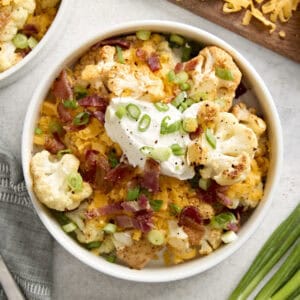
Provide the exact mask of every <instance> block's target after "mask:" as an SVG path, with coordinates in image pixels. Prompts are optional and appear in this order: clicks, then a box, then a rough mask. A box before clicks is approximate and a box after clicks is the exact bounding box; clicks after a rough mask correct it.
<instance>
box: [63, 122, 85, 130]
mask: <svg viewBox="0 0 300 300" xmlns="http://www.w3.org/2000/svg"><path fill="white" fill-rule="evenodd" d="M84 128H85V125H81V126H76V125H74V124H73V123H68V124H66V125H64V126H63V129H64V130H65V131H79V130H81V129H84Z"/></svg>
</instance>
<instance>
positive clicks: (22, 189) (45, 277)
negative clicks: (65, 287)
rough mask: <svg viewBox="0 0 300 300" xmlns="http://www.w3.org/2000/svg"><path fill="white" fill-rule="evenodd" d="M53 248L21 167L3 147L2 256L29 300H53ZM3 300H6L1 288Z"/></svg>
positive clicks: (0, 188)
mask: <svg viewBox="0 0 300 300" xmlns="http://www.w3.org/2000/svg"><path fill="white" fill-rule="evenodd" d="M0 143H1V141H0ZM52 248H53V241H52V238H51V237H50V235H49V234H48V232H47V231H46V229H45V228H44V226H43V225H42V224H41V222H40V220H39V218H38V216H37V215H36V214H35V212H34V209H33V206H32V204H31V201H30V198H29V196H28V193H27V191H26V186H25V183H24V180H23V177H22V171H21V166H20V165H19V164H18V162H17V160H16V159H15V158H14V157H13V156H12V155H11V154H10V153H9V152H8V151H7V150H6V149H4V148H3V145H1V144H0V253H1V255H2V257H3V259H4V261H5V263H6V265H7V267H8V269H9V270H10V272H11V273H12V274H13V277H14V278H15V279H16V281H17V283H18V284H19V286H20V288H21V290H22V292H23V294H24V296H25V297H26V299H43V300H47V299H51V286H52ZM0 299H1V300H2V299H6V296H5V294H4V291H3V289H2V287H1V285H0Z"/></svg>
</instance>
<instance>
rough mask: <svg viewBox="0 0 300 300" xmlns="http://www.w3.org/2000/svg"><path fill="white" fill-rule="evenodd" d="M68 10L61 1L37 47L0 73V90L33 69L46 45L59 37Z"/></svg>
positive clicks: (63, 1) (65, 3)
mask: <svg viewBox="0 0 300 300" xmlns="http://www.w3.org/2000/svg"><path fill="white" fill-rule="evenodd" d="M69 9H70V7H69V6H68V1H67V0H61V3H60V6H59V9H58V11H57V14H56V16H55V18H54V20H53V22H52V24H51V26H50V27H49V29H48V30H47V32H46V34H45V35H44V37H43V38H42V39H41V40H40V42H39V43H38V44H37V46H36V47H35V48H34V49H33V50H32V51H30V53H29V54H28V55H26V56H25V57H24V58H23V59H22V60H21V61H19V62H18V63H17V64H16V65H14V66H12V67H11V68H9V69H7V70H6V71H4V72H1V73H0V88H2V87H4V86H6V85H9V84H11V83H12V82H14V81H16V80H17V79H19V78H20V77H22V76H23V75H25V73H27V72H28V71H29V70H30V69H31V68H32V67H34V65H35V64H36V63H38V62H39V60H40V59H41V57H42V55H43V53H41V52H45V51H46V50H47V49H46V48H47V45H52V44H53V43H54V42H55V40H56V39H57V38H58V37H59V32H60V31H61V30H62V25H63V24H65V23H66V22H65V21H66V19H67V17H68V14H69ZM50 42H51V43H50Z"/></svg>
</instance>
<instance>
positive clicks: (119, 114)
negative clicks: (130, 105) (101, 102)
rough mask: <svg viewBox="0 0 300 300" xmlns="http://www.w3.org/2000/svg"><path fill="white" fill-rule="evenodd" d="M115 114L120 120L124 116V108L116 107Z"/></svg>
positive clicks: (121, 106)
mask: <svg viewBox="0 0 300 300" xmlns="http://www.w3.org/2000/svg"><path fill="white" fill-rule="evenodd" d="M115 114H116V116H117V117H118V118H119V119H122V118H123V117H124V116H125V115H126V107H125V106H124V105H120V106H118V108H117V110H116V112H115Z"/></svg>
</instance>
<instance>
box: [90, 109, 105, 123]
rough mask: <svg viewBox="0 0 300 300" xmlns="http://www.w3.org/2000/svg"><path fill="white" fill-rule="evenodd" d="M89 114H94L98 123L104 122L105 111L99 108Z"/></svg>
mask: <svg viewBox="0 0 300 300" xmlns="http://www.w3.org/2000/svg"><path fill="white" fill-rule="evenodd" d="M91 115H92V116H94V117H95V118H96V119H97V120H98V121H99V122H100V123H102V124H104V123H105V113H104V112H102V111H100V110H96V111H94V112H91Z"/></svg>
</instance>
